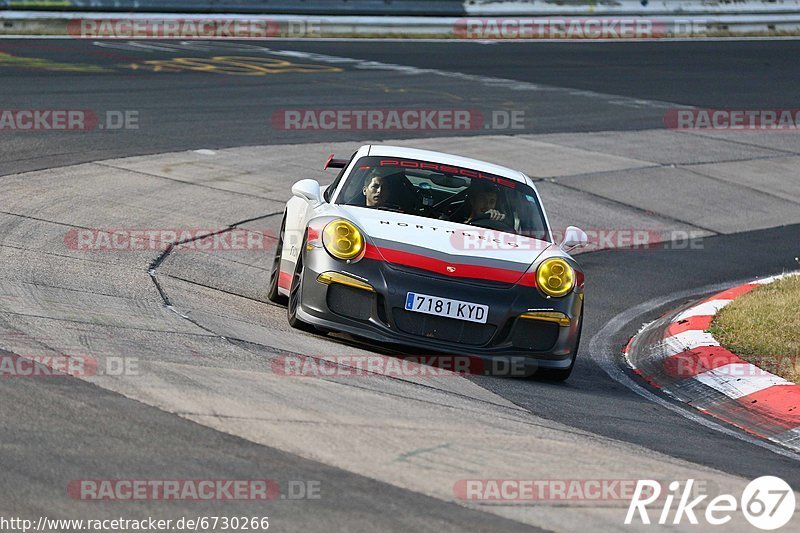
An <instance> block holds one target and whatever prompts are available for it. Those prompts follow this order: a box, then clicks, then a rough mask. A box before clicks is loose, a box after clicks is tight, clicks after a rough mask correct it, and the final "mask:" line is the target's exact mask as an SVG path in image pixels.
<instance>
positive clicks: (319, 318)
mask: <svg viewBox="0 0 800 533" xmlns="http://www.w3.org/2000/svg"><path fill="white" fill-rule="evenodd" d="M303 264H304V267H305V268H304V274H303V282H302V283H303V284H302V293H301V296H300V306H299V307H298V310H297V314H298V318H300V319H301V320H303V321H304V322H308V323H310V324H313V325H315V326H318V327H320V328H324V329H329V330H333V331H342V332H346V333H350V334H352V335H357V336H360V337H366V338H368V339H372V340H376V341H380V342H384V343H392V344H402V345H406V346H413V347H415V348H420V349H423V350H432V351H435V352H443V353H451V354H459V355H468V356H477V357H479V358H481V359H483V360H492V359H495V358H516V360H520V359H521V360H522V361H523V362H524V366H525V368H526V369H528V370H535V368H552V369H565V368H568V367H569V366H570V364H571V363H572V359H573V353H574V350H575V348H576V346H577V342H578V337H579V335H580V319H581V310H582V308H583V293H582V289H578V290H576V291H573V292H572V293H570V294H568V295H567V296H564V297H562V298H546V297H545V296H543V295H542V294H541V293H540V292H539V291H538V290H537V289H536V288H534V287H525V286H520V285H512V286H510V285H501V284H494V285H492V284H491V282H485V281H480V280H475V281H473V280H464V279H455V278H448V277H445V276H440V275H436V274H432V273H430V272H424V271H420V270H415V269H410V268H406V267H399V266H395V265H389V264H387V263H385V262H383V261H376V260H371V259H362V260H360V261H358V262H356V263H350V264H348V263H346V262H344V261H339V260H337V259H334V258H333V257H331V256H330V255H329V254H328V253H327V252H326V251H325V250H324V249H323V248H312V249H310V250H307V251H306V255H305V258H304V261H303ZM327 272H338V273H343V274H347V275H349V276H352V278H351V279H356V280H360V281H361V282H362V283H366V284H368V285H369V286H371V287H372V288H373V289H374V292H372V291H368V290H364V289H363V288H356V287H354V286H348V285H347V284H342V283H337V282H332V283H331V282H328V283H323V282H321V281H318V277H319V275H320V274H323V273H327ZM355 285H358V283H356V284H355ZM408 292H417V293H422V294H428V295H432V296H439V297H443V298H450V299H456V300H462V301H466V302H471V303H480V304H485V305H488V306H489V311H488V317H487V322H486V324H478V323H475V322H468V321H463V320H456V319H452V318H444V317H436V316H432V315H427V314H422V313H416V312H411V311H406V310H405V308H404V306H405V301H406V295H407V293H408ZM530 311H555V312H560V313H563V315H565V316H566V317H567V318H568V319H569V325H559V324H557V323H554V322H552V321H544V320H536V319H529V318H520V315H523V314H524V313H527V312H530Z"/></svg>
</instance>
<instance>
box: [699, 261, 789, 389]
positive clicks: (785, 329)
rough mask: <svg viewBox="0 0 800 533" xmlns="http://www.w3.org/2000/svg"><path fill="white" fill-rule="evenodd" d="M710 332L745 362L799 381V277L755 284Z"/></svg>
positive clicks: (720, 315)
mask: <svg viewBox="0 0 800 533" xmlns="http://www.w3.org/2000/svg"><path fill="white" fill-rule="evenodd" d="M709 331H710V332H711V333H712V334H713V335H714V337H715V338H716V339H717V340H718V341H719V343H720V344H721V345H722V346H724V347H725V348H727V349H728V350H730V351H732V352H733V353H735V354H736V355H738V356H739V357H741V358H742V359H744V360H745V361H748V362H750V363H752V364H754V365H756V366H758V367H759V368H762V369H764V370H766V371H768V372H771V373H773V374H777V375H779V376H782V377H784V378H786V379H788V380H790V381H794V382H795V383H797V382H798V381H800V276H789V277H787V278H784V279H782V280H779V281H775V282H773V283H769V284H767V285H761V286H759V287H756V288H755V289H753V290H752V291H750V292H749V293H747V294H745V295H743V296H740V297H739V298H736V299H735V300H734V301H733V302H732V303H730V304H729V305H727V306H726V307H724V308H723V309H722V310H721V311H720V312H719V313H718V314H717V316H716V317H714V320H713V322H712V323H711V327H710V328H709Z"/></svg>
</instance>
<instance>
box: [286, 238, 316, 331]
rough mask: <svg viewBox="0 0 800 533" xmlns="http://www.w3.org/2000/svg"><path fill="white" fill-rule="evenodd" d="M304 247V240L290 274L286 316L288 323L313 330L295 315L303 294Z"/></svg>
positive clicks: (306, 329)
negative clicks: (290, 280)
mask: <svg viewBox="0 0 800 533" xmlns="http://www.w3.org/2000/svg"><path fill="white" fill-rule="evenodd" d="M305 247H306V243H305V240H304V241H303V246H302V247H301V248H300V254H299V256H298V257H297V265H296V266H295V268H294V276H292V285H291V288H290V289H289V303H288V305H287V306H286V317H287V318H288V319H289V325H290V326H292V327H293V328H295V329H299V330H301V331H308V332H314V331H316V329H315V328H314V326H312V325H311V324H308V323H306V322H303V321H302V320H300V319H299V318H298V317H297V309H298V308H299V307H300V299H301V298H302V295H303V272H304V267H303V250H304V249H305Z"/></svg>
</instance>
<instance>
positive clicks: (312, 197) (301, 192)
mask: <svg viewBox="0 0 800 533" xmlns="http://www.w3.org/2000/svg"><path fill="white" fill-rule="evenodd" d="M292 194H293V195H295V196H298V197H300V198H302V199H303V200H305V201H307V202H309V203H310V204H311V205H312V206H318V205H319V204H321V203H322V200H321V199H320V192H319V182H317V181H314V180H300V181H298V182H297V183H295V184H294V185H292Z"/></svg>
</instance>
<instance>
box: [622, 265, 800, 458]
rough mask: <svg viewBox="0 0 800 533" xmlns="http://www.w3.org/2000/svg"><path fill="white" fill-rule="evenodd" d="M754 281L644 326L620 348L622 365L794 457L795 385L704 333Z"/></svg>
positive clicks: (799, 410) (797, 431) (799, 438)
mask: <svg viewBox="0 0 800 533" xmlns="http://www.w3.org/2000/svg"><path fill="white" fill-rule="evenodd" d="M797 274H798V273H797V272H793V273H790V274H783V275H780V276H773V277H769V278H765V279H760V280H757V281H753V282H751V283H747V284H745V285H740V286H738V287H734V288H732V289H728V290H726V291H723V292H721V293H718V294H715V295H714V296H711V297H710V298H706V299H705V300H701V301H700V302H696V303H693V304H690V305H689V306H687V307H684V308H682V309H679V310H677V311H673V312H671V313H668V314H666V315H664V316H662V317H661V318H659V319H658V320H656V321H654V322H651V323H650V324H646V325H645V326H644V327H643V328H642V329H641V330H640V331H639V333H637V334H636V335H635V336H634V337H633V338H632V339H631V341H630V342H629V343H628V345H627V346H626V347H625V350H624V354H625V358H626V361H627V363H628V364H629V365H630V366H631V368H633V371H634V373H636V374H638V375H640V376H641V377H642V378H644V379H645V380H646V381H647V382H648V383H650V384H651V385H652V386H653V387H656V388H658V389H661V390H662V391H663V392H665V393H666V394H668V395H670V396H672V397H674V398H676V399H678V400H680V401H683V402H686V403H688V404H689V405H691V406H692V407H694V408H695V409H698V410H700V411H702V412H704V413H705V414H707V415H710V416H713V417H715V418H718V419H720V420H723V421H725V422H728V423H730V424H733V425H734V426H737V427H739V428H741V429H743V430H745V431H747V432H748V433H751V434H754V435H756V436H758V437H761V438H764V439H768V440H770V441H773V442H776V443H779V444H782V445H784V446H786V447H788V448H791V449H793V450H796V451H800V385H797V384H795V383H792V382H790V381H787V380H785V379H783V378H782V377H780V376H776V375H775V374H771V373H769V372H767V371H765V370H762V369H760V368H758V367H757V366H755V365H752V364H750V363H748V362H746V361H743V360H742V359H740V358H739V357H738V356H737V355H736V354H734V353H732V352H730V351H728V350H726V349H725V348H723V347H722V346H720V344H719V342H717V340H716V339H715V338H714V336H713V335H711V333H708V332H707V331H706V330H707V329H708V328H709V326H710V325H711V321H712V320H713V318H714V315H715V314H716V313H717V312H718V311H719V310H720V309H722V308H723V307H725V306H726V305H728V304H729V303H730V302H731V301H733V299H735V298H736V297H738V296H741V295H742V294H745V293H747V292H750V291H751V290H753V289H754V288H755V287H757V286H759V285H763V284H766V283H771V282H773V281H776V280H778V279H781V278H783V277H786V276H788V275H797Z"/></svg>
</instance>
